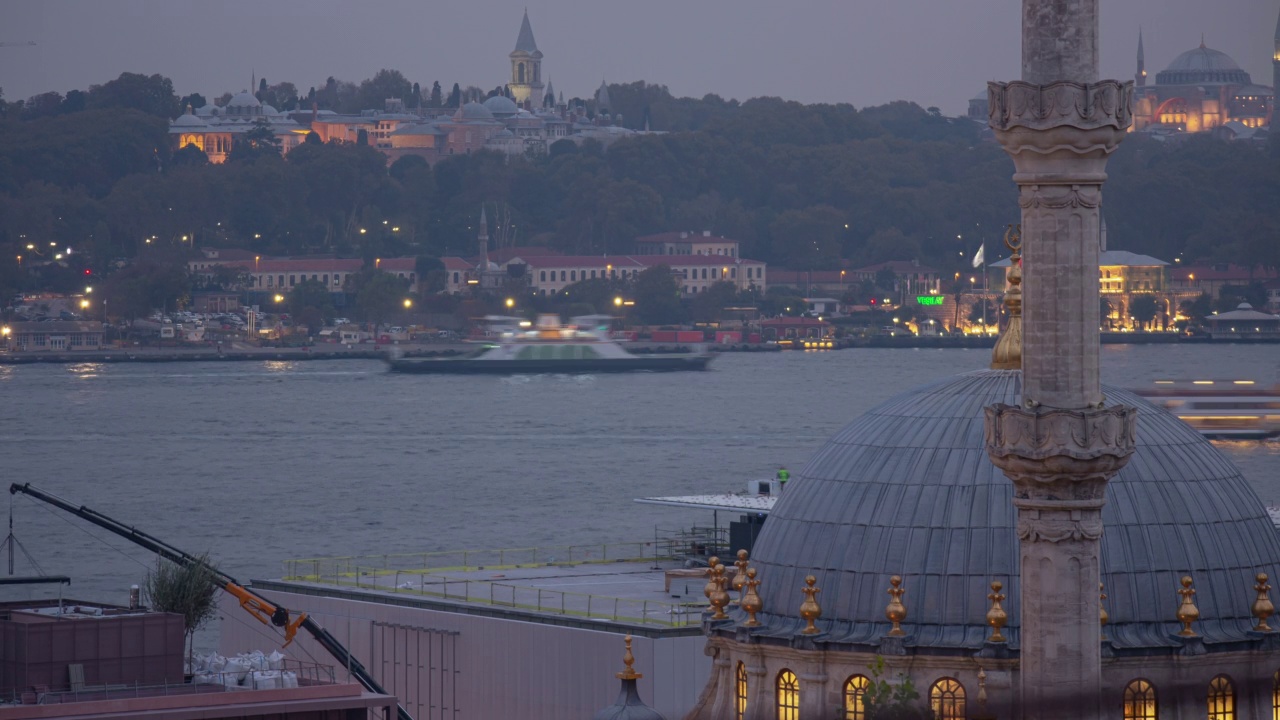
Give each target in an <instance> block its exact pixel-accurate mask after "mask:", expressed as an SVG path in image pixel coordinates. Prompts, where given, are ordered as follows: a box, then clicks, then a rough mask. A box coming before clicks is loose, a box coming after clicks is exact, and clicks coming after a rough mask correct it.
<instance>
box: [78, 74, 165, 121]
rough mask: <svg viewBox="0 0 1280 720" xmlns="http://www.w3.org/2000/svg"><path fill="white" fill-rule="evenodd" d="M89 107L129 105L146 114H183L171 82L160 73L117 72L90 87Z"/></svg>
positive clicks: (162, 115)
mask: <svg viewBox="0 0 1280 720" xmlns="http://www.w3.org/2000/svg"><path fill="white" fill-rule="evenodd" d="M88 106H89V107H90V108H132V109H134V110H140V111H142V112H144V113H147V114H149V115H155V116H157V117H162V118H166V119H168V118H175V117H177V116H178V115H180V114H181V113H182V108H181V107H180V106H179V105H178V96H177V95H176V94H174V92H173V81H172V80H170V79H169V78H167V77H164V76H163V75H139V74H137V73H128V72H127V73H120V77H118V78H116V79H115V80H111V81H109V82H106V83H103V84H102V85H91V86H90V87H89V97H88Z"/></svg>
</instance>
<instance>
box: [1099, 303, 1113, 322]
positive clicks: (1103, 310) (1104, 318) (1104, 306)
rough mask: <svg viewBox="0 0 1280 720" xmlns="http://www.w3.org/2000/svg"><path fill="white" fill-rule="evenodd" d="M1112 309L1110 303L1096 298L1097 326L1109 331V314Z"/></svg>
mask: <svg viewBox="0 0 1280 720" xmlns="http://www.w3.org/2000/svg"><path fill="white" fill-rule="evenodd" d="M1112 312H1113V308H1112V306H1111V301H1110V300H1109V299H1107V298H1106V297H1099V298H1098V324H1099V325H1100V326H1101V327H1104V328H1106V329H1107V330H1110V329H1111V313H1112Z"/></svg>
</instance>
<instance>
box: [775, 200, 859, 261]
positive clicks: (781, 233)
mask: <svg viewBox="0 0 1280 720" xmlns="http://www.w3.org/2000/svg"><path fill="white" fill-rule="evenodd" d="M843 231H844V216H843V215H842V214H841V213H840V211H839V210H836V209H835V208H833V207H831V206H829V205H815V206H812V207H808V208H805V209H804V210H788V211H786V212H784V213H782V214H781V215H779V216H778V218H777V219H776V220H774V221H773V222H772V223H770V224H769V235H770V236H771V237H772V239H773V240H772V245H771V247H772V249H773V256H774V258H775V259H776V260H778V261H779V262H781V263H782V264H783V265H784V266H785V267H789V268H791V269H793V270H821V269H825V268H830V267H835V266H836V264H837V263H838V262H839V260H840V252H841V249H842V247H841V245H842V243H841V233H842V232H843Z"/></svg>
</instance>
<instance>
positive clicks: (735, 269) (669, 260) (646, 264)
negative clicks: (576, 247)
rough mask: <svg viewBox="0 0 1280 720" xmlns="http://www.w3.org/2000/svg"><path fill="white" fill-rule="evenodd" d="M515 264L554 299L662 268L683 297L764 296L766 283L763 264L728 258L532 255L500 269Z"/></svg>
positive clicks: (537, 289)
mask: <svg viewBox="0 0 1280 720" xmlns="http://www.w3.org/2000/svg"><path fill="white" fill-rule="evenodd" d="M514 264H523V265H525V266H527V268H528V269H527V270H526V271H525V276H526V277H527V278H528V284H529V287H530V288H531V289H532V290H533V291H534V292H535V293H537V294H539V295H555V294H557V293H560V292H563V291H564V290H565V288H567V287H568V286H570V285H572V284H573V283H575V282H580V281H582V280H592V279H596V278H611V279H623V280H625V279H634V278H635V277H636V276H638V275H639V274H640V273H641V272H643V271H644V270H647V269H649V268H652V267H658V266H661V265H666V266H667V267H668V268H670V269H671V272H672V274H673V275H674V276H675V278H676V283H677V284H678V285H679V286H680V293H681V295H682V296H684V297H693V296H696V295H697V294H698V293H703V292H706V291H707V290H708V289H709V288H710V287H711V286H712V285H714V284H715V283H717V282H729V283H732V284H733V285H734V286H735V287H737V288H738V290H750V289H755V290H757V291H760V292H763V291H764V290H765V288H766V282H767V280H766V278H765V272H766V268H767V265H766V264H765V263H763V262H761V261H759V260H747V259H744V258H739V257H731V256H729V255H662V256H657V255H531V256H528V257H520V256H516V257H512V258H511V259H509V260H507V261H506V262H505V263H504V264H503V267H504V268H505V267H507V266H510V265H514Z"/></svg>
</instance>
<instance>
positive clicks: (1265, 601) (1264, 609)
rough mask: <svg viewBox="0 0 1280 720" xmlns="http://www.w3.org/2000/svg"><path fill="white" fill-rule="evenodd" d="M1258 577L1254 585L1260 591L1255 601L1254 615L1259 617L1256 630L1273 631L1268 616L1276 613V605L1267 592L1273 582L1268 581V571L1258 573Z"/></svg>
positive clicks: (1269, 590)
mask: <svg viewBox="0 0 1280 720" xmlns="http://www.w3.org/2000/svg"><path fill="white" fill-rule="evenodd" d="M1257 579H1258V584H1257V585H1254V586H1253V589H1254V590H1257V591H1258V599H1257V600H1254V601H1253V616H1254V617H1256V618H1258V626H1257V627H1255V628H1254V631H1255V632H1271V626H1270V625H1268V624H1267V618H1269V617H1271V616H1272V615H1275V614H1276V606H1275V605H1273V604H1272V603H1271V597H1270V596H1269V595H1268V594H1267V593H1269V592H1271V584H1270V583H1268V582H1267V574H1266V573H1258V578H1257Z"/></svg>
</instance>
